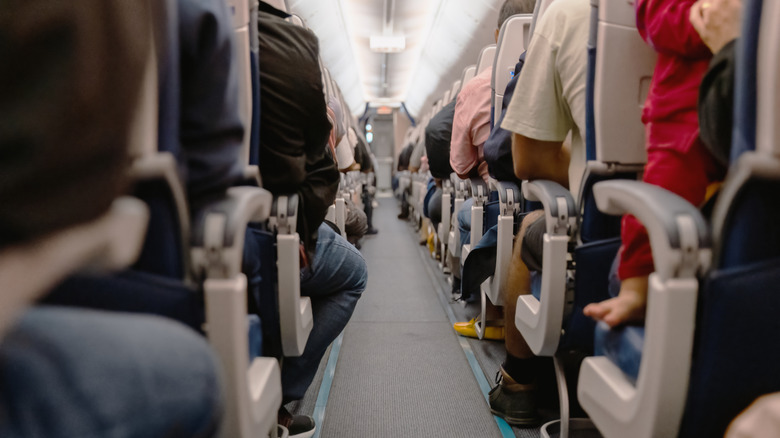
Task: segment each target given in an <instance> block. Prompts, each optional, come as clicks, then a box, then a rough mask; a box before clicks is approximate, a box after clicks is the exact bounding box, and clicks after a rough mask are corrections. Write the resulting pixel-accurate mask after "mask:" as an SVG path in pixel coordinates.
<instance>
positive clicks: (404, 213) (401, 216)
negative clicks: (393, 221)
mask: <svg viewBox="0 0 780 438" xmlns="http://www.w3.org/2000/svg"><path fill="white" fill-rule="evenodd" d="M398 219H409V212H408V211H405V212H403V213H400V214H399V215H398Z"/></svg>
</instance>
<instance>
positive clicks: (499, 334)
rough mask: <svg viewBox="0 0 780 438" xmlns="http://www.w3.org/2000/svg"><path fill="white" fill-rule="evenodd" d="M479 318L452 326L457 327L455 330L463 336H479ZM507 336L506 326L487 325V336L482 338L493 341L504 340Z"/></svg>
mask: <svg viewBox="0 0 780 438" xmlns="http://www.w3.org/2000/svg"><path fill="white" fill-rule="evenodd" d="M478 320H479V317H476V318H471V321H467V322H456V323H455V324H453V325H452V328H454V329H455V332H457V333H458V334H459V335H461V336H465V337H467V338H478V336H477V328H476V323H477V321H478ZM504 336H505V333H504V327H497V326H487V327H485V336H483V337H482V339H489V340H491V341H500V340H503V339H504Z"/></svg>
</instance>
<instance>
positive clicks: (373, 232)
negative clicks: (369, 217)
mask: <svg viewBox="0 0 780 438" xmlns="http://www.w3.org/2000/svg"><path fill="white" fill-rule="evenodd" d="M378 232H379V230H377V229H376V228H369V229H368V231H366V235H367V236H373V235H374V234H376V233H378Z"/></svg>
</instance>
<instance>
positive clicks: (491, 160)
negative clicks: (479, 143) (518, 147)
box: [482, 53, 525, 185]
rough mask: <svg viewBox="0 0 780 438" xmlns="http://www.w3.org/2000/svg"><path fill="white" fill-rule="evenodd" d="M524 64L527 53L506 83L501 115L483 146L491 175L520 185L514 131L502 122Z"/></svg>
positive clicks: (523, 55)
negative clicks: (503, 125) (516, 168)
mask: <svg viewBox="0 0 780 438" xmlns="http://www.w3.org/2000/svg"><path fill="white" fill-rule="evenodd" d="M524 64H525V53H523V54H522V55H520V60H519V61H518V62H517V65H515V74H514V76H513V77H512V79H511V80H510V81H509V83H508V84H506V91H505V92H504V99H503V100H502V101H501V113H500V114H501V116H500V117H499V118H498V121H496V123H495V126H494V127H493V130H492V131H491V132H490V137H488V139H487V141H486V142H485V146H483V148H482V150H483V152H484V154H485V162H487V165H488V173H490V176H492V177H493V178H495V179H497V180H499V181H511V182H515V183H516V184H518V185H519V184H520V180H518V179H517V177H515V169H514V166H513V164H512V133H511V132H509V131H507V130H506V129H503V128H501V123H503V121H504V115H505V114H506V108H507V106H509V102H510V101H511V100H512V96H513V95H514V94H515V86H516V85H517V79H518V78H519V77H520V71H521V70H522V69H523V65H524Z"/></svg>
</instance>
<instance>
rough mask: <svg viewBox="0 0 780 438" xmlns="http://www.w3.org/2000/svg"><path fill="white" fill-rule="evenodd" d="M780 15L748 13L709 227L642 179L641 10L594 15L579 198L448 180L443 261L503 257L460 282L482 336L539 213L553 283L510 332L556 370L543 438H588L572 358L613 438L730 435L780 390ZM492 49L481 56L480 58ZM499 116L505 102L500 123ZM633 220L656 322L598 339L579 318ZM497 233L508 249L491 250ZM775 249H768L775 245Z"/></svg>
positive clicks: (522, 309)
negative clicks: (761, 400) (492, 203)
mask: <svg viewBox="0 0 780 438" xmlns="http://www.w3.org/2000/svg"><path fill="white" fill-rule="evenodd" d="M549 3H551V2H550V1H538V2H537V5H536V8H535V11H534V21H533V22H530V23H529V26H530V29H531V30H530V31H527V32H529V33H526V35H528V37H529V38H532V32H533V28H534V25H535V24H534V23H535V20H537V19H538V18H539V17H540V16H541V15H542V14H543V13H544V11H545V10H546V8H547V7H548V6H549ZM779 10H780V9H778V8H777V7H775V5H774V4H770V3H767V2H762V1H760V0H752V1H748V2H745V5H744V11H745V12H744V13H743V14H744V15H743V16H744V17H745V18H744V22H743V37H742V38H740V40H739V42H738V44H740V47H739V49H738V52H737V62H738V66H739V67H738V71H737V77H736V86H735V89H736V96H735V99H736V103H735V114H734V120H735V127H734V138H733V140H734V149H733V150H734V151H735V152H732V159H731V165H730V167H729V174H728V178H727V180H726V182H725V184H724V188H723V189H722V191H721V194H720V197H719V198H718V200H717V204H716V206H715V208H714V213H713V215H712V220H711V224H712V225H709V223H710V222H708V221H707V220H705V219H704V217H703V216H702V214H701V213H700V212H699V210H698V208H697V207H698V206H693V205H690V204H689V203H688V202H687V201H685V200H683V199H682V198H680V197H678V196H676V195H674V194H671V193H670V192H666V191H664V190H663V189H660V188H658V187H654V186H649V185H647V184H643V183H640V182H637V181H636V180H637V179H639V178H640V177H641V173H642V170H643V167H644V164H645V161H646V152H645V134H644V127H643V125H642V123H641V109H642V105H643V103H644V100H645V97H646V95H647V90H648V86H649V84H650V80H651V78H652V75H653V68H654V65H655V54H654V53H653V52H652V51H651V50H650V49H649V48H648V47H647V46H646V45H645V44H644V42H643V41H642V40H641V39H640V38H639V34H638V32H637V31H636V24H635V14H634V6H633V5H631V4H627V3H625V2H620V1H611V0H601V1H598V2H595V1H594V2H592V13H591V23H590V40H589V42H588V47H587V50H588V78H587V89H586V90H587V92H586V125H587V132H586V155H587V163H586V166H585V168H584V169H582V172H583V177H582V180H583V183H582V185H581V190H580V192H579V193H571V192H569V191H568V189H566V188H564V187H562V186H561V185H560V184H557V183H555V182H552V181H542V180H534V181H523V182H522V190H520V189H519V188H518V186H517V185H516V184H514V183H512V182H509V181H501V182H498V181H496V182H493V181H491V182H490V183H489V184H487V185H486V184H484V183H482V182H481V181H480V180H476V181H468V180H463V179H460V178H458V177H457V176H455V175H453V176H452V178H451V179H450V180H449V181H447V180H445V181H444V182H443V187H442V205H443V211H442V223H441V227H440V229H439V230H438V232H437V233H435V236H436V238H437V239H438V242H439V248H440V249H439V250H438V253H439V256H440V257H442V259H443V260H444V259H446V258H447V257H449V258H460V259H461V260H463V264H464V266H465V265H466V264H469V259H470V258H472V257H475V256H476V257H484V255H485V254H486V252H479V251H475V248H477V247H479V245H480V244H482V245H486V246H489V247H491V248H494V249H492V250H490V251H487V254H489V255H490V256H492V257H495V264H494V269H493V271H492V275H490V276H489V277H488V278H487V279H486V280H484V281H483V282H481V285H479V284H480V283H476V284H478V285H479V287H478V289H475V288H474V285H475V283H474V282H473V281H469V282H467V281H465V280H466V275H467V274H466V272H465V271H464V273H463V276H464V283H463V290H462V291H460V292H462V294H463V295H462V296H471V295H472V294H474V293H479V295H480V297H481V300H482V305H481V318H479V319H478V322H477V324H476V327H475V328H476V332H477V335H478V336H479V337H480V338H481V337H482V336H484V333H485V331H484V329H485V324H489V323H490V322H491V321H490V309H489V307H490V305H491V304H492V305H498V306H500V305H501V304H502V296H501V295H502V294H501V293H500V292H501V290H502V288H503V287H506V286H505V285H506V283H505V281H506V276H507V271H508V269H510V265H509V263H510V258H511V253H512V242H513V238H514V236H513V234H514V233H515V232H516V231H517V230H516V229H517V226H518V222H517V219H518V217H520V216H521V215H522V214H523V213H524V212H527V211H530V210H533V209H534V208H541V209H542V210H543V211H544V217H545V224H546V225H545V232H544V237H543V261H542V266H543V269H541V270H540V271H539V272H538V273H535V274H533V275H534V276H535V277H536V281H535V282H534V284H535V285H536V286H535V287H534V288H533V294H529V295H521V296H520V298H519V299H518V302H517V308H516V313H515V320H514V321H505V323H506V324H514V325H516V327H517V328H518V329H519V331H520V333H521V334H522V335H523V338H524V339H525V340H526V342H527V343H528V345H529V347H530V348H531V350H532V351H533V352H534V353H535V354H536V355H538V356H550V357H553V358H554V359H555V366H556V369H557V371H558V372H557V376H558V380H559V381H558V383H559V397H560V401H561V420H560V424H558V423H557V422H555V423H549V424H547V425H545V427H544V428H543V434H545V436H550V435H551V434H553V433H557V432H555V430H556V429H557V430H559V432H560V436H569V435H570V434H571V435H574V436H576V435H577V433H578V429H580V428H582V427H588V426H583V423H582V422H576V421H574V420H572V419H571V418H570V411H569V402H568V400H569V394H574V392H572V391H570V390H569V388H567V375H566V373H565V372H564V367H563V364H562V361H563V360H564V356H565V354H564V353H566V352H569V351H571V350H572V349H576V350H579V351H581V352H583V353H584V354H585V355H588V356H592V357H588V358H586V359H585V360H584V361H583V362H582V364H581V366H578V368H579V372H578V373H579V376H576V375H575V376H571V375H570V376H568V378H569V379H571V378H577V377H579V379H578V387H577V392H576V397H577V399H576V400H572V403H578V404H581V406H582V407H583V408H584V409H585V411H586V412H587V413H588V415H589V416H590V419H591V420H592V422H593V424H594V425H595V427H596V428H598V430H599V431H600V432H601V433H602V434H603V435H604V436H607V437H623V436H648V437H650V436H675V435H680V436H720V435H722V434H723V433H724V431H725V429H726V426H727V425H728V423H729V422H730V421H731V420H732V419H733V418H734V417H735V416H736V415H737V414H739V413H740V411H742V410H743V409H745V408H746V407H747V406H748V405H749V404H750V403H751V402H752V401H753V400H754V399H756V398H757V397H759V396H761V395H763V394H767V393H771V392H775V391H778V390H780V384H779V383H780V382H778V381H777V379H776V378H775V375H774V373H773V372H772V371H771V370H770V368H771V364H772V363H774V361H775V360H776V358H777V356H778V350H777V348H774V347H773V346H772V345H769V344H767V343H766V342H762V341H761V338H762V336H766V335H768V334H770V333H773V332H775V331H776V330H777V329H778V327H777V326H776V323H774V322H773V317H772V314H773V311H772V310H771V309H772V308H774V307H775V305H776V304H771V303H775V302H776V294H774V293H773V292H774V291H776V290H777V288H778V284H780V283H778V280H780V278H777V272H778V271H777V270H776V269H774V268H771V266H774V265H776V264H777V263H778V258H777V257H778V256H780V254H778V253H777V251H776V250H770V249H769V248H768V246H772V247H775V248H776V247H777V243H778V241H777V233H775V232H774V231H771V229H772V228H774V227H771V226H769V225H767V224H768V223H769V222H767V221H774V220H776V218H777V214H778V212H777V209H775V208H772V207H768V206H771V205H774V204H776V202H775V201H776V199H771V195H770V194H769V193H770V192H772V191H773V190H774V189H773V188H774V187H775V186H776V184H777V181H778V176H779V175H780V171H779V169H780V167H778V164H777V156H778V152H777V148H776V146H774V145H776V144H777V134H778V133H777V128H776V126H777V123H775V122H776V121H775V120H774V119H775V118H776V114H777V109H776V108H775V106H776V105H777V103H778V96H780V94H778V89H777V83H776V82H777V79H776V76H777V75H776V74H774V72H776V69H777V68H778V64H777V62H776V61H777V59H778V53H780V51H778V48H777V44H776V41H777V37H776V36H775V35H774V34H773V33H774V28H773V27H772V25H771V23H772V22H773V20H775V21H776V20H777V19H778V15H777V14H778V11H779ZM518 19H520V17H518ZM510 22H511V20H510V21H508V22H507V23H506V24H505V25H504V27H503V28H502V31H501V34H502V36H501V37H500V38H499V42H498V49H497V52H498V54H499V55H498V56H497V57H496V60H495V62H494V75H493V84H494V91H495V84H496V83H497V78H500V77H501V76H502V74H503V73H502V71H503V72H505V71H506V68H505V67H501V64H500V63H499V61H498V59H499V58H500V57H501V56H502V54H503V53H506V52H505V50H504V49H503V48H502V46H504V44H505V43H504V38H505V37H504V32H505V31H506V29H507V28H508V24H509V23H510ZM514 38H516V39H515V41H521V40H522V39H521V38H519V37H517V36H515V37H514ZM524 48H525V44H523V45H522V49H519V50H515V51H514V52H513V53H512V54H511V55H510V56H509V59H510V60H512V59H514V60H516V59H517V57H518V56H519V55H520V53H521V52H522V50H524ZM492 50H495V49H491V48H486V50H483V53H482V55H481V57H484V56H486V53H487V54H489V53H490V52H491V51H492ZM488 56H489V55H488ZM510 65H513V62H512V64H510ZM467 70H468V69H467ZM467 80H468V79H467V78H464V83H465V82H466V81H467ZM499 83H500V82H499ZM504 84H505V83H504ZM756 89H758V90H760V92H759V93H756ZM500 103H501V102H500V100H498V95H497V94H494V96H493V111H494V114H496V113H497V112H498V110H497V109H498V108H500V107H499V106H498V105H500ZM434 109H435V108H434ZM409 178H410V180H414V179H415V178H420V177H415V176H410V177H409ZM488 187H489V188H490V190H488ZM490 191H495V192H497V193H496V195H497V196H496V197H497V198H498V201H497V205H498V206H499V208H498V209H497V211H496V212H494V213H492V215H493V217H491V214H490V213H487V214H486V213H485V211H486V210H487V209H486V208H485V206H486V204H487V203H488V202H487V199H488V197H489V195H488V193H489V192H490ZM775 193H776V192H775ZM468 197H472V198H474V201H472V202H473V205H472V206H471V207H470V212H468V214H470V216H471V236H470V238H469V239H468V240H466V241H463V242H461V239H460V238H459V232H460V230H458V223H457V214H458V212H459V210H460V207H461V205H462V204H463V203H464V202H465V201H466V199H467V198H468ZM413 199H418V197H415V196H413ZM534 202H537V203H540V204H541V205H539V204H537V205H536V206H534V205H533V204H532V203H534ZM410 204H411V205H413V203H410ZM448 207H449V208H448ZM417 208H420V207H417ZM623 214H631V215H634V216H635V217H636V218H637V219H638V220H639V221H640V222H641V223H642V224H643V225H644V226H645V227H646V228H647V230H648V233H649V236H650V242H651V246H652V252H653V260H654V262H655V273H654V274H652V275H651V277H650V291H649V297H648V309H647V314H646V318H645V323H644V326H643V327H635V326H624V327H621V328H609V327H608V326H606V325H605V324H600V325H599V326H598V327H596V326H595V323H594V322H593V321H592V320H591V319H589V318H587V317H585V316H584V315H583V314H582V309H583V308H584V307H585V306H586V305H587V304H589V303H592V302H599V301H602V300H604V299H607V298H608V297H609V295H608V294H607V289H608V275H609V272H610V265H611V264H612V260H613V259H614V258H615V254H616V252H617V250H618V248H619V246H620V237H619V236H620V222H619V221H618V220H617V219H618V217H616V216H620V215H623ZM486 224H489V226H486ZM494 224H496V225H494ZM491 227H492V229H493V230H494V231H495V232H496V233H497V235H498V237H495V236H493V237H492V238H493V239H495V241H494V242H488V241H487V240H483V241H482V242H481V243H480V240H482V237H483V234H484V235H485V237H488V236H487V235H488V234H490V231H488V230H489V229H491ZM769 241H771V242H773V243H771V244H768V246H767V242H769ZM462 243H465V244H462ZM443 266H447V265H446V264H443ZM449 266H450V267H451V266H452V264H450V265H449ZM445 272H446V271H445ZM479 278H481V277H479ZM453 292H456V290H455V289H454V290H453ZM594 352H595V353H596V354H597V356H593V355H594ZM585 424H587V423H585Z"/></svg>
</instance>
